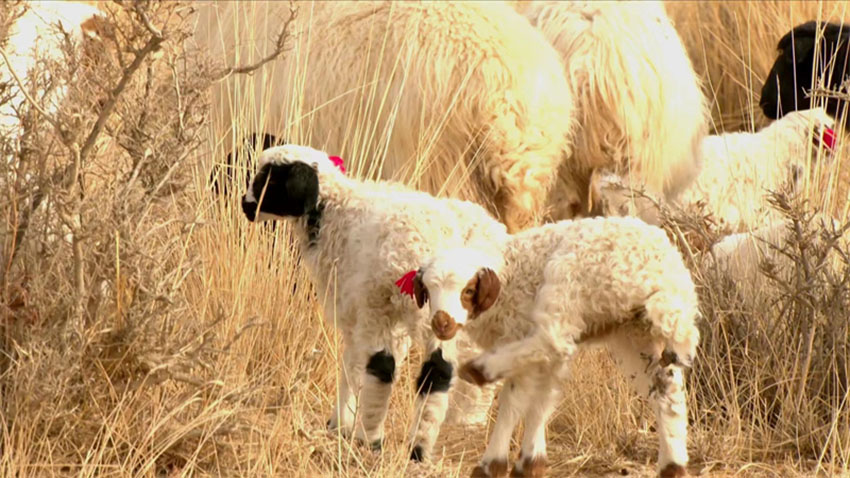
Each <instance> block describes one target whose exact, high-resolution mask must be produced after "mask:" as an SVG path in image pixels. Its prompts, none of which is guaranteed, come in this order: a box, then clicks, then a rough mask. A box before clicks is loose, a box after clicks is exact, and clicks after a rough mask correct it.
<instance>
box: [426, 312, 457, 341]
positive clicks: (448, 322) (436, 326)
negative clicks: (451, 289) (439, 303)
mask: <svg viewBox="0 0 850 478" xmlns="http://www.w3.org/2000/svg"><path fill="white" fill-rule="evenodd" d="M458 328H459V327H458V325H457V322H455V320H454V319H453V318H452V317H451V316H450V315H449V314H447V313H445V312H443V311H442V310H438V311H437V313H436V314H434V318H433V319H431V330H433V331H434V335H436V336H437V338H438V339H440V340H451V339H452V338H454V336H455V334H456V333H457V329H458Z"/></svg>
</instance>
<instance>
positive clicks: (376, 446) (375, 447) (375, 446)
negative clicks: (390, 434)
mask: <svg viewBox="0 0 850 478" xmlns="http://www.w3.org/2000/svg"><path fill="white" fill-rule="evenodd" d="M369 448H371V449H372V451H377V452H380V451H381V450H383V448H384V439H383V438H378V439H377V440H373V441H372V443H370V444H369Z"/></svg>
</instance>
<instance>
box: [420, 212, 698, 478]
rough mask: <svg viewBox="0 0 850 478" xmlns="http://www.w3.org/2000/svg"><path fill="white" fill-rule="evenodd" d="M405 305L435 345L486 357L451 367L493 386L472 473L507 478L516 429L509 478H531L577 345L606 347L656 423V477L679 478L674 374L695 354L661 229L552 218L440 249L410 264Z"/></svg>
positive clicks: (684, 280) (682, 437)
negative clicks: (460, 336) (457, 341)
mask: <svg viewBox="0 0 850 478" xmlns="http://www.w3.org/2000/svg"><path fill="white" fill-rule="evenodd" d="M422 264H423V265H422V267H421V268H420V269H419V270H418V272H417V274H416V278H415V284H414V291H415V296H416V302H417V304H418V305H420V306H424V305H425V303H426V302H427V303H428V304H429V309H430V318H431V326H432V329H433V331H434V333H435V335H436V336H437V337H440V338H444V339H449V338H452V337H454V336H455V334H456V333H457V332H458V330H460V331H465V332H466V333H468V334H469V336H470V337H472V338H473V339H474V340H475V342H476V343H477V344H478V345H479V346H481V347H482V348H484V349H485V350H486V352H485V353H484V354H483V355H480V356H478V357H477V358H475V359H473V360H472V361H470V362H467V363H466V364H465V365H464V366H463V367H462V368H461V370H460V373H459V375H460V377H461V378H464V379H466V380H468V381H471V382H474V383H476V384H478V385H484V384H487V383H491V382H494V381H496V380H501V379H504V380H505V381H506V384H505V386H504V387H503V388H502V391H501V394H500V397H499V403H500V405H499V407H500V408H499V415H498V418H497V421H496V425H495V427H494V428H493V432H492V434H491V436H490V441H489V444H488V446H487V450H486V451H485V452H484V457H483V459H482V462H481V464H480V465H479V466H478V467H477V468H476V469H475V471H474V472H473V476H507V470H508V452H509V446H510V441H511V434H512V432H513V429H514V427H515V426H516V423H517V422H518V421H519V419H520V418H523V419H524V421H525V434H524V436H523V440H522V452H521V457H520V461H519V462H518V463H517V464H516V465H515V467H514V471H513V473H512V474H511V476H526V477H530V476H535V477H536V476H542V473H543V472H544V470H545V467H546V440H545V429H546V422H547V420H548V418H549V416H550V414H551V413H552V411H553V408H554V406H555V405H556V404H557V403H558V396H559V384H558V382H559V381H560V379H561V378H563V376H564V375H565V373H566V371H567V367H568V364H569V361H570V358H571V357H572V356H573V354H574V353H575V351H576V349H577V348H578V347H582V346H585V345H590V344H607V345H608V346H609V348H610V349H611V352H612V353H613V354H614V356H615V358H616V360H617V363H618V364H619V365H620V367H621V368H622V369H623V370H624V372H625V375H626V376H627V377H629V378H630V379H631V381H632V383H633V385H634V386H635V387H636V388H637V390H638V391H639V392H640V393H642V394H643V395H645V396H648V398H649V399H650V400H651V401H652V403H653V405H654V408H655V411H656V414H657V419H658V430H659V440H660V448H659V457H658V466H659V474H660V476H662V477H678V476H684V475H685V473H686V472H685V466H686V465H687V462H688V452H687V446H686V444H687V424H688V422H687V413H686V402H685V398H686V397H685V383H684V370H685V368H687V367H688V366H689V365H690V364H691V362H692V360H693V359H694V356H695V354H696V347H697V344H698V342H699V331H698V330H697V327H696V325H695V319H696V318H697V316H698V315H699V311H698V308H697V295H696V292H695V288H694V284H693V281H692V279H691V275H690V272H689V271H688V269H687V268H686V267H685V264H684V262H683V260H682V256H681V254H680V252H679V251H678V250H677V249H676V248H675V247H674V246H673V245H672V244H671V243H670V241H669V239H668V238H667V235H666V234H665V233H664V231H663V230H661V229H660V228H657V227H655V226H650V225H647V224H646V223H644V222H642V221H640V220H639V219H635V218H594V219H582V220H577V221H563V222H559V223H555V224H548V225H545V226H542V227H538V228H534V229H529V230H527V231H523V232H521V233H518V234H514V235H512V236H510V237H509V238H508V239H507V240H505V241H494V242H492V243H491V244H489V245H485V246H484V247H477V248H476V247H464V248H454V249H452V248H447V249H441V251H440V252H438V253H437V254H435V255H433V256H432V257H430V258H429V259H428V260H426V261H424V262H423V263H422Z"/></svg>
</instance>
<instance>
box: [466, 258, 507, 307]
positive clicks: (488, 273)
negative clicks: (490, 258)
mask: <svg viewBox="0 0 850 478" xmlns="http://www.w3.org/2000/svg"><path fill="white" fill-rule="evenodd" d="M501 290H502V283H501V282H500V281H499V276H497V275H496V273H495V272H494V271H493V269H490V268H489V267H485V268H483V269H481V270H479V271H478V285H477V286H476V288H475V298H474V299H473V301H472V302H473V304H474V305H475V313H476V314H480V313H482V312H484V311H485V310H487V309H489V308H490V307H492V306H493V304H494V303H496V299H498V298H499V292H500V291H501Z"/></svg>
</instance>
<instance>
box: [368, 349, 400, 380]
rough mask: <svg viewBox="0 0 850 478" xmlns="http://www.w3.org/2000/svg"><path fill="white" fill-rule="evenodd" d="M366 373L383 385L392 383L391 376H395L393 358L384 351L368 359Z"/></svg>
mask: <svg viewBox="0 0 850 478" xmlns="http://www.w3.org/2000/svg"><path fill="white" fill-rule="evenodd" d="M366 371H367V372H368V373H369V375H372V376H373V377H375V378H377V379H378V380H380V381H381V382H383V383H392V381H393V375H395V358H394V357H393V356H392V354H390V353H389V352H387V351H386V350H381V351H380V352H378V353H376V354H375V355H372V356H371V357H369V363H367V364H366Z"/></svg>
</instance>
